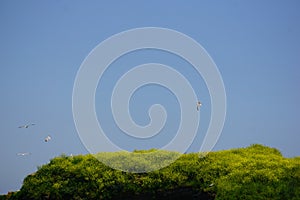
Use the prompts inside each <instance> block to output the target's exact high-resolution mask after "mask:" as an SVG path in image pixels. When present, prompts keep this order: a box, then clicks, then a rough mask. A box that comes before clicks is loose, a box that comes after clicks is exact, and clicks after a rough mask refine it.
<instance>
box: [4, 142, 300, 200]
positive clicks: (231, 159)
mask: <svg viewBox="0 0 300 200" xmlns="http://www.w3.org/2000/svg"><path fill="white" fill-rule="evenodd" d="M149 152H150V153H149ZM151 152H155V153H153V154H151ZM141 153H145V154H148V155H149V156H148V157H146V159H144V158H142V157H141V155H140V154H141ZM178 155H179V154H178V153H176V152H168V151H161V150H159V151H156V150H149V151H135V152H132V153H128V152H116V153H100V154H97V155H96V157H98V158H100V159H106V160H105V162H110V163H112V164H113V165H114V167H116V168H123V169H124V168H125V169H126V171H128V172H122V171H119V170H114V169H112V168H110V167H107V166H106V165H104V164H102V163H101V162H99V161H98V160H97V159H96V158H95V157H94V156H92V155H85V156H83V155H78V156H72V157H70V156H65V155H62V156H60V157H57V158H54V159H52V160H51V161H50V163H48V164H46V165H44V166H41V167H39V168H38V170H37V172H36V173H34V174H31V175H29V176H27V177H26V178H25V179H24V183H23V186H22V188H21V190H20V191H18V192H14V193H10V194H9V195H7V196H6V197H2V198H7V199H126V198H127V199H139V198H140V199H145V198H146V197H151V198H156V199H158V198H161V199H163V198H164V197H166V198H167V197H168V196H167V195H171V194H172V192H173V193H174V192H175V193H176V191H177V193H178V195H177V197H180V193H181V194H185V191H186V190H188V191H189V192H188V193H187V194H186V195H190V194H192V195H193V196H194V197H195V198H196V197H197V198H200V197H201V198H203V199H256V200H258V199H300V157H296V158H284V157H283V156H282V155H281V153H280V152H279V151H278V150H276V149H273V148H269V147H266V146H262V145H252V146H250V147H248V148H240V149H231V150H224V151H218V152H210V153H208V154H207V155H203V154H199V153H189V154H184V155H182V156H181V157H179V159H177V160H176V162H174V163H172V164H170V165H169V166H167V167H165V168H162V169H160V170H156V171H153V172H150V173H129V172H130V171H131V170H132V169H134V170H136V169H140V170H141V172H142V171H147V170H151V168H152V167H154V168H155V167H157V166H156V165H157V163H160V164H161V165H165V164H169V163H168V160H170V159H171V158H174V156H175V157H176V156H178ZM158 160H159V161H162V162H157V161H158ZM153 163H154V164H153ZM197 195H198V196H197ZM193 196H190V197H193ZM182 197H184V195H183V196H181V198H182ZM186 197H188V196H186ZM148 199H149V198H148ZM186 199H190V198H186Z"/></svg>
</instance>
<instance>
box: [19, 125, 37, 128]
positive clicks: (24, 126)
mask: <svg viewBox="0 0 300 200" xmlns="http://www.w3.org/2000/svg"><path fill="white" fill-rule="evenodd" d="M34 125H35V124H26V125H23V126H19V127H18V128H28V127H29V126H34Z"/></svg>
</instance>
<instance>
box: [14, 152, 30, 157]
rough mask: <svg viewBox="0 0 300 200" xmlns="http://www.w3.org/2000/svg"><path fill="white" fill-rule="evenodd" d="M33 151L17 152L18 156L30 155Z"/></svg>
mask: <svg viewBox="0 0 300 200" xmlns="http://www.w3.org/2000/svg"><path fill="white" fill-rule="evenodd" d="M30 154H31V153H29V152H23V153H17V156H29V155H30Z"/></svg>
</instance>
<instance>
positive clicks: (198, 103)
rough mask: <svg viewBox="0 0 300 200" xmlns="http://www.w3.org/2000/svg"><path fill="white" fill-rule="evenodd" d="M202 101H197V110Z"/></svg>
mask: <svg viewBox="0 0 300 200" xmlns="http://www.w3.org/2000/svg"><path fill="white" fill-rule="evenodd" d="M201 105H202V103H201V102H200V101H198V102H197V111H199V110H200V107H201Z"/></svg>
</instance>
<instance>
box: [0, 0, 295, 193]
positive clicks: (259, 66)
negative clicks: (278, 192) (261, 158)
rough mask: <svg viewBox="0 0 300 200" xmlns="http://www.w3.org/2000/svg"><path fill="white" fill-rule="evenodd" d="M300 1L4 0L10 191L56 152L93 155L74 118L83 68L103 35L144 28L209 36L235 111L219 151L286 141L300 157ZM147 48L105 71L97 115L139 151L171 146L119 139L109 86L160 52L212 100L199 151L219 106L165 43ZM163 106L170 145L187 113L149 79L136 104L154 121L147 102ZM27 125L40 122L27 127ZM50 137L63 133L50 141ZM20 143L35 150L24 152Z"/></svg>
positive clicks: (4, 153) (205, 110)
mask: <svg viewBox="0 0 300 200" xmlns="http://www.w3.org/2000/svg"><path fill="white" fill-rule="evenodd" d="M299 9H300V3H299V1H297V0H294V1H292V0H290V1H273V0H269V1H267V0H266V1H258V0H253V1H238V0H227V1H188V2H185V1H173V0H172V1H171V0H169V1H168V0H167V1H158V0H157V1H156V0H155V1H138V0H136V1H133V0H131V1H58V0H54V1H38V0H36V1H32V0H28V1H10V0H7V1H6V0H3V1H1V2H0V30H1V31H0V58H1V59H0V92H1V100H0V102H1V104H0V111H1V112H0V120H1V126H0V134H1V140H0V159H1V168H0V169H1V170H0V193H7V192H8V191H14V190H18V189H19V188H20V187H21V184H22V181H23V178H24V177H26V176H27V175H28V174H30V173H32V172H34V171H36V169H37V166H40V165H43V164H46V163H47V162H48V161H49V159H51V158H53V157H55V156H58V155H61V154H62V153H65V154H67V155H69V154H74V155H75V154H87V153H89V152H88V151H87V149H86V148H85V146H84V145H83V144H82V142H81V140H80V137H79V136H78V134H77V131H76V128H75V125H74V121H73V115H72V90H73V84H74V80H75V77H76V74H77V71H78V69H79V67H80V65H81V63H82V62H83V60H84V59H85V57H86V56H87V55H88V54H89V52H90V51H91V50H92V49H93V48H94V47H95V46H96V45H98V44H99V43H100V42H101V41H103V40H105V39H106V38H108V37H110V36H112V35H114V34H117V33H119V32H122V31H125V30H128V29H132V28H138V27H148V26H151V27H164V28H169V29H174V30H177V31H180V32H182V33H184V34H186V35H188V36H190V37H191V38H193V39H194V40H196V41H197V42H198V43H200V44H201V45H202V46H203V47H204V48H205V49H206V50H207V52H208V53H209V54H210V56H211V57H212V58H213V60H214V62H215V63H216V65H217V66H218V68H219V71H220V73H221V75H222V78H223V81H224V85H225V88H226V95H227V116H226V121H225V125H224V129H223V131H222V134H221V137H220V138H219V140H218V142H217V144H216V146H215V147H214V150H220V149H228V148H237V147H245V146H248V145H250V144H253V143H260V144H264V145H268V146H271V147H275V148H278V149H279V150H280V151H281V152H282V153H283V155H284V156H287V157H293V156H299V155H300V146H299V141H300V135H299V133H300V132H299V128H300V125H299V122H300V121H299V119H300V108H299V106H298V105H297V103H299V102H300V92H299V91H300V90H299V89H300V56H299V55H300V37H299V35H300V20H299V19H300V12H299ZM135 53H136V55H134V52H133V53H132V54H129V55H127V56H128V57H127V58H126V57H125V56H124V58H123V57H122V58H120V60H117V61H116V62H115V63H114V64H113V65H114V66H112V67H111V69H110V70H108V71H107V74H106V75H105V76H103V81H104V82H105V81H107V83H105V84H104V86H101V82H100V85H99V86H98V89H97V94H96V108H97V116H98V118H99V121H100V119H101V120H103V121H104V122H103V124H104V125H103V127H104V128H105V129H106V131H107V132H109V133H111V136H109V137H111V139H112V140H115V142H116V143H118V145H120V146H122V148H124V149H128V150H132V149H134V148H139V149H140V148H143V147H144V148H146V149H147V148H151V147H156V148H157V147H160V146H159V145H158V143H156V142H155V140H153V141H152V140H151V141H150V142H149V143H143V142H142V143H139V144H136V143H135V142H133V141H127V140H126V139H124V138H122V137H118V136H117V137H116V136H115V134H116V133H117V132H118V131H117V129H116V128H115V125H114V124H113V121H112V118H111V114H110V113H109V112H110V111H109V108H110V107H109V104H108V103H109V101H108V99H109V98H110V94H111V93H110V92H109V89H111V88H112V86H113V83H114V82H113V81H114V80H117V77H118V76H120V75H121V74H122V73H124V69H130V66H131V65H136V64H141V63H143V62H145V63H147V62H151V61H153V60H154V61H155V62H159V63H160V62H161V63H168V64H169V65H170V66H172V65H173V66H174V68H175V69H178V70H179V71H180V72H181V73H182V74H184V75H186V78H187V79H188V80H190V81H191V84H192V86H193V88H194V89H195V91H196V94H197V96H198V97H199V98H200V99H201V101H202V102H203V106H202V108H201V109H202V110H201V123H202V124H203V126H200V129H201V130H199V135H198V136H197V138H196V139H195V141H194V143H193V144H192V145H191V147H190V149H189V151H197V150H198V149H199V145H201V141H202V139H203V134H201V133H202V132H203V131H205V129H206V128H207V124H208V122H209V118H210V111H211V110H210V97H209V93H208V91H207V88H206V87H205V84H204V83H203V81H202V79H201V77H198V76H196V75H195V74H194V72H193V70H192V69H190V68H189V67H182V66H185V65H186V63H184V61H182V60H180V59H178V57H177V58H176V57H174V56H173V55H169V54H167V53H165V52H159V51H151V50H149V51H147V50H144V51H141V52H135ZM126 59H127V60H126ZM120 66H126V67H125V68H122V67H120ZM157 97H161V98H157ZM153 103H161V104H163V105H164V106H165V108H166V110H167V111H168V112H170V113H171V114H169V116H170V118H169V119H168V120H169V121H167V122H166V127H165V128H164V129H163V130H164V131H165V132H166V137H161V138H160V141H162V142H164V140H166V141H167V140H169V139H170V138H171V136H172V134H173V133H174V131H176V129H177V128H178V121H179V120H180V117H179V110H178V109H179V108H178V102H177V101H176V100H175V99H174V96H172V93H170V92H169V91H168V90H166V89H164V88H162V87H158V86H145V87H143V88H142V89H141V91H137V92H136V93H135V94H134V96H133V100H132V102H131V104H130V112H131V114H132V116H133V119H135V120H136V122H137V123H138V124H141V125H146V124H147V123H148V122H149V119H148V118H147V113H146V110H147V109H148V108H149V106H150V105H152V104H153ZM26 123H36V125H35V126H32V127H29V128H28V129H19V128H18V126H20V125H23V124H26ZM168 133H169V134H168ZM170 134H171V135H170ZM47 135H51V136H52V140H51V141H49V142H47V143H45V142H44V138H45V137H46V136H47ZM118 138H119V140H118ZM120 138H121V139H120ZM124 141H125V142H124ZM122 142H123V143H122ZM126 142H127V143H126ZM130 142H131V143H130ZM132 142H133V143H132ZM135 145H136V146H135ZM19 152H30V153H31V154H30V155H28V156H18V155H16V154H17V153H19Z"/></svg>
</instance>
